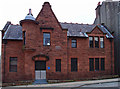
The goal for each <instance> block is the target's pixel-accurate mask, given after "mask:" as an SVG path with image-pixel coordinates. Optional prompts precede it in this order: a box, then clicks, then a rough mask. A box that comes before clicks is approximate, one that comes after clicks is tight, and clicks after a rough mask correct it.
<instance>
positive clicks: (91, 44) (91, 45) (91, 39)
mask: <svg viewBox="0 0 120 89" xmlns="http://www.w3.org/2000/svg"><path fill="white" fill-rule="evenodd" d="M89 47H90V48H93V37H92V36H90V37H89Z"/></svg>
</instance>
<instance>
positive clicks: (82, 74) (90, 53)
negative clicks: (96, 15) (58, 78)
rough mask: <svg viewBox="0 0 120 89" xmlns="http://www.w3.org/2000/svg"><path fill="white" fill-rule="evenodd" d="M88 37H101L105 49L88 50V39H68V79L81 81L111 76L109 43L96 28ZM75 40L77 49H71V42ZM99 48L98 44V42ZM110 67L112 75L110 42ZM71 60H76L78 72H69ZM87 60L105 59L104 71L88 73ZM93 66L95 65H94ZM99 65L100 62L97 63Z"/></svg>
mask: <svg viewBox="0 0 120 89" xmlns="http://www.w3.org/2000/svg"><path fill="white" fill-rule="evenodd" d="M88 36H93V37H94V36H98V37H100V36H103V37H104V46H105V48H100V47H99V48H95V47H94V48H89V38H75V37H74V38H73V37H71V38H69V40H68V46H69V50H68V58H69V63H68V65H69V75H68V76H69V79H81V78H90V77H97V76H102V75H106V74H107V75H110V74H111V43H110V39H107V38H106V36H105V34H103V33H102V32H101V31H100V30H99V29H98V28H97V27H96V28H95V29H94V30H93V31H92V33H90V34H88ZM72 39H77V48H72V47H71V40H72ZM99 46H100V42H99ZM112 57H113V58H112V66H113V74H114V44H113V42H112ZM71 58H77V59H78V71H77V72H71ZM89 58H105V71H100V70H99V71H89ZM94 64H95V63H94ZM99 64H100V61H99ZM99 68H100V67H99Z"/></svg>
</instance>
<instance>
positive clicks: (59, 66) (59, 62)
mask: <svg viewBox="0 0 120 89" xmlns="http://www.w3.org/2000/svg"><path fill="white" fill-rule="evenodd" d="M56 72H61V59H56Z"/></svg>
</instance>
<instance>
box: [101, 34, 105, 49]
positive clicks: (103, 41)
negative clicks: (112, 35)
mask: <svg viewBox="0 0 120 89" xmlns="http://www.w3.org/2000/svg"><path fill="white" fill-rule="evenodd" d="M101 38H103V41H101ZM101 42H102V44H103V47H101ZM100 48H105V45H104V37H103V36H101V37H100Z"/></svg>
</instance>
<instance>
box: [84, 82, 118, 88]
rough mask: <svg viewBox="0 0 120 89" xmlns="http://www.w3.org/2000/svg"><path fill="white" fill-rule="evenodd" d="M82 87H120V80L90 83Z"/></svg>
mask: <svg viewBox="0 0 120 89" xmlns="http://www.w3.org/2000/svg"><path fill="white" fill-rule="evenodd" d="M82 87H120V82H110V83H99V84H89V85H85V86H82Z"/></svg>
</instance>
